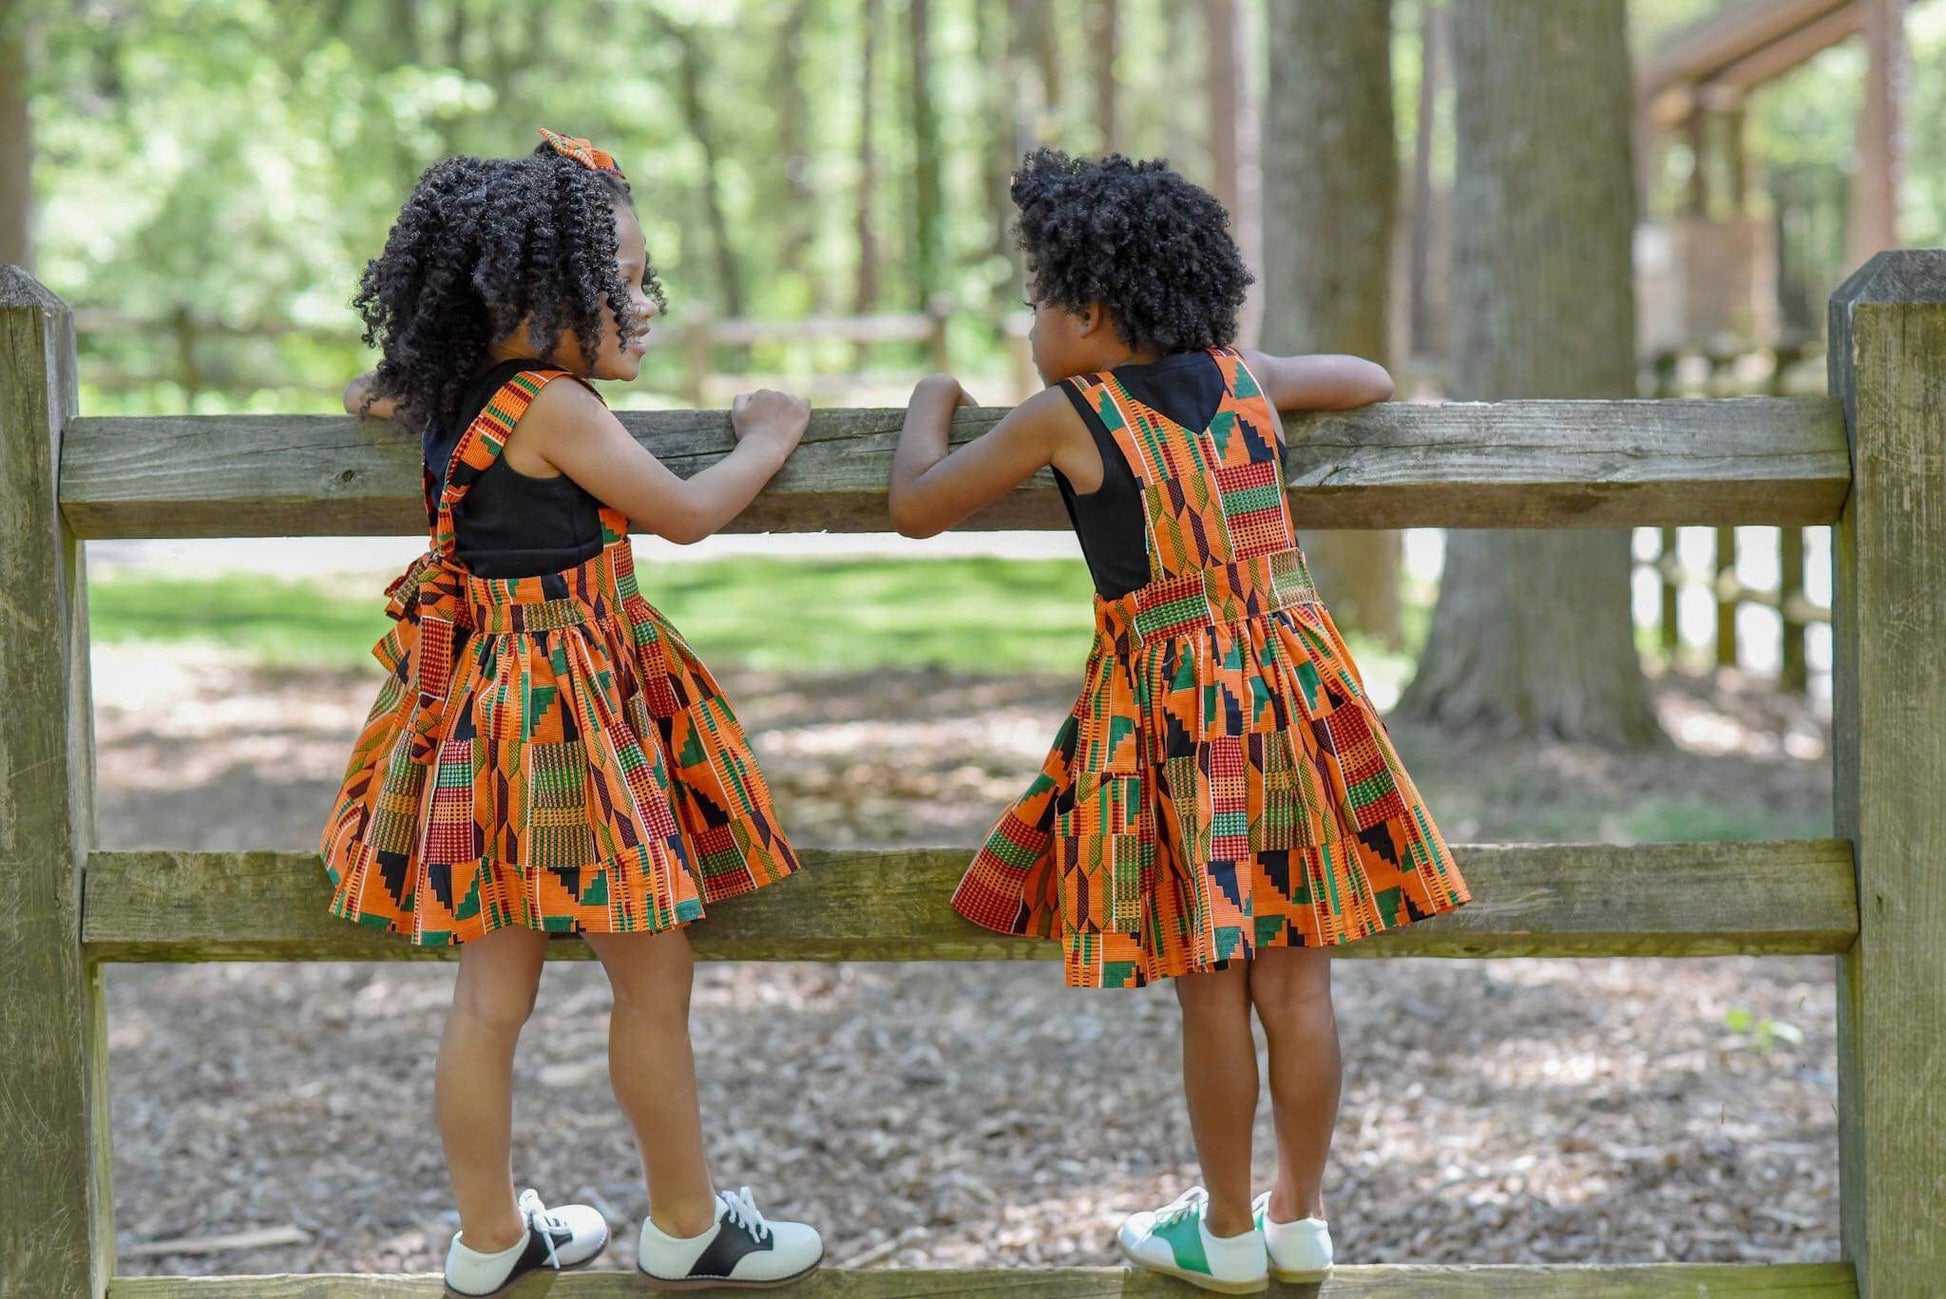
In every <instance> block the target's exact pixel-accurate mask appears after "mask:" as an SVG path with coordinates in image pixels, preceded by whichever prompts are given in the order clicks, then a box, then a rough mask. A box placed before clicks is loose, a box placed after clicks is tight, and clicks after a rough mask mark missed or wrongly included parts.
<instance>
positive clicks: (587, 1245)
mask: <svg viewBox="0 0 1946 1299" xmlns="http://www.w3.org/2000/svg"><path fill="white" fill-rule="evenodd" d="M515 1203H516V1204H517V1205H519V1207H520V1214H521V1216H522V1217H523V1218H525V1219H526V1220H527V1239H525V1240H521V1241H516V1242H514V1243H513V1244H512V1245H510V1246H508V1247H507V1248H506V1249H503V1250H501V1251H499V1252H498V1253H495V1254H483V1253H481V1252H480V1251H479V1250H477V1249H474V1248H473V1247H472V1246H470V1245H468V1244H467V1243H466V1242H465V1241H463V1240H461V1239H460V1237H459V1233H458V1232H455V1233H454V1234H453V1243H452V1246H451V1248H449V1249H448V1250H447V1251H446V1293H447V1295H449V1296H453V1297H454V1299H499V1296H501V1295H504V1294H507V1293H508V1292H509V1291H511V1290H512V1289H513V1288H514V1287H515V1286H516V1285H519V1284H520V1281H521V1278H522V1277H524V1276H526V1275H527V1274H528V1273H529V1272H541V1271H552V1272H565V1271H567V1270H568V1269H570V1268H577V1267H581V1266H583V1265H584V1264H586V1263H589V1262H592V1261H593V1260H594V1257H595V1255H597V1254H599V1253H601V1251H602V1248H603V1247H604V1246H606V1245H607V1244H608V1221H607V1219H605V1218H603V1217H602V1216H601V1214H600V1212H599V1211H597V1210H596V1209H594V1208H592V1207H591V1206H589V1205H586V1204H564V1205H562V1206H561V1207H560V1208H558V1209H550V1208H548V1207H547V1206H546V1205H545V1204H543V1203H541V1197H540V1194H539V1193H538V1192H536V1191H535V1190H534V1189H533V1188H532V1187H529V1188H528V1189H527V1190H524V1191H522V1192H521V1193H520V1198H519V1199H518V1200H517V1201H515Z"/></svg>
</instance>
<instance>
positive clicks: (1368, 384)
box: [1243, 352, 1392, 411]
mask: <svg viewBox="0 0 1946 1299" xmlns="http://www.w3.org/2000/svg"><path fill="white" fill-rule="evenodd" d="M1243 360H1244V364H1246V365H1248V366H1249V367H1250V373H1252V374H1254V375H1256V376H1257V382H1258V383H1259V384H1261V385H1263V390H1264V396H1266V397H1268V398H1270V404H1271V405H1272V406H1274V407H1276V408H1277V409H1278V410H1288V411H1299V410H1351V409H1352V408H1354V407H1357V406H1369V405H1371V404H1372V403H1373V402H1375V401H1385V400H1386V399H1387V398H1389V397H1391V395H1392V376H1391V375H1389V374H1387V373H1386V372H1385V367H1384V366H1382V365H1379V364H1378V363H1377V362H1375V361H1367V360H1365V359H1363V358H1362V357H1356V356H1333V355H1328V354H1320V355H1315V356H1271V355H1269V354H1268V353H1264V352H1245V353H1244V354H1243Z"/></svg>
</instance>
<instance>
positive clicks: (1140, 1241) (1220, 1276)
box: [1115, 1186, 1270, 1294]
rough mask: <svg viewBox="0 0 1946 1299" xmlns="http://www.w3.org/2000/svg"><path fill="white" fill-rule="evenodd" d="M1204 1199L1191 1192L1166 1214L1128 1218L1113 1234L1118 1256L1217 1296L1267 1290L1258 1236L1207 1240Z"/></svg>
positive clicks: (1267, 1277) (1147, 1212)
mask: <svg viewBox="0 0 1946 1299" xmlns="http://www.w3.org/2000/svg"><path fill="white" fill-rule="evenodd" d="M1208 1207H1209V1193H1208V1192H1207V1191H1205V1190H1204V1189H1203V1188H1202V1187H1200V1186H1192V1187H1190V1188H1189V1189H1188V1190H1187V1191H1184V1192H1183V1193H1182V1195H1181V1196H1180V1197H1179V1198H1178V1199H1177V1200H1176V1202H1175V1203H1174V1204H1171V1205H1169V1206H1167V1207H1166V1208H1161V1209H1153V1210H1145V1211H1144V1212H1142V1213H1136V1214H1131V1215H1129V1219H1128V1221H1127V1222H1124V1223H1123V1224H1122V1229H1121V1231H1119V1232H1117V1233H1116V1237H1115V1239H1116V1242H1117V1243H1118V1244H1120V1245H1121V1247H1122V1254H1123V1256H1124V1257H1125V1258H1127V1259H1128V1261H1129V1262H1131V1263H1133V1264H1135V1266H1137V1267H1145V1268H1148V1269H1149V1270H1150V1271H1152V1272H1166V1273H1167V1274H1169V1275H1170V1276H1174V1277H1181V1278H1182V1279H1183V1280H1185V1281H1187V1282H1189V1283H1190V1284H1191V1285H1194V1286H1201V1287H1202V1288H1203V1289H1205V1290H1214V1291H1216V1292H1217V1293H1218V1294H1256V1293H1257V1292H1258V1291H1260V1290H1264V1289H1266V1288H1268V1287H1269V1285H1270V1271H1269V1263H1268V1259H1267V1257H1266V1255H1265V1253H1264V1234H1263V1232H1262V1231H1259V1230H1257V1229H1256V1228H1254V1227H1253V1228H1252V1229H1251V1230H1249V1231H1246V1232H1244V1233H1243V1234H1242V1235H1241V1236H1212V1235H1210V1234H1209V1228H1208V1227H1206V1226H1204V1225H1203V1211H1204V1210H1205V1209H1207V1208H1208Z"/></svg>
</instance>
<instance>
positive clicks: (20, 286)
mask: <svg viewBox="0 0 1946 1299" xmlns="http://www.w3.org/2000/svg"><path fill="white" fill-rule="evenodd" d="M75 400H76V394H75V377H74V327H73V324H72V322H71V321H70V319H69V317H68V310H67V307H66V305H65V304H64V303H62V302H61V301H60V300H59V299H58V298H56V297H54V296H53V295H52V294H50V293H49V292H47V290H45V289H43V288H42V287H41V286H40V285H39V284H36V283H35V282H34V280H33V278H32V277H31V276H29V275H28V274H27V273H26V272H25V271H22V270H21V269H20V268H19V267H16V266H0V465H4V466H5V468H4V470H0V700H4V701H5V706H4V707H0V1132H3V1133H5V1134H6V1139H5V1140H3V1141H0V1296H6V1297H8V1299H11V1297H12V1296H16V1295H18V1296H22V1297H23V1299H24V1297H25V1296H28V1295H50V1294H58V1295H82V1296H87V1295H99V1294H100V1293H101V1287H102V1286H104V1285H105V1284H106V1283H107V1275H108V1272H109V1271H110V1270H112V1268H113V1265H114V1254H113V1250H114V1232H113V1216H112V1209H111V1207H110V1204H109V1186H108V1158H107V1117H108V1116H107V1112H106V1109H105V1107H104V1108H103V1109H102V1110H100V1111H99V1112H91V1104H92V1103H93V1102H95V1101H98V1100H105V1097H106V1092H105V1088H104V1087H103V1086H102V1080H101V1070H102V1068H103V1067H104V1066H105V1058H104V1048H103V1041H102V1038H101V1037H100V1035H99V1034H98V1033H97V1032H96V1029H97V1027H98V1024H99V1017H100V1012H101V1003H100V989H99V986H98V984H96V983H95V982H94V981H93V980H92V979H91V977H90V975H91V972H90V971H89V970H88V969H87V968H86V967H85V966H84V965H83V963H82V959H81V947H80V937H81V905H80V904H81V890H80V880H81V871H80V862H81V854H82V852H83V850H84V849H85V847H86V846H87V842H88V839H89V837H90V833H91V827H90V820H91V813H92V806H93V803H92V792H91V786H92V783H93V774H94V773H93V758H92V754H91V740H92V735H91V728H92V722H91V716H92V713H91V710H90V708H89V706H88V639H87V637H88V617H87V606H86V596H85V594H84V592H83V590H82V581H83V565H82V562H81V549H80V546H79V544H78V543H77V542H76V540H75V538H74V535H73V533H72V532H70V531H69V530H68V528H67V526H66V524H65V523H64V522H63V521H62V518H61V515H60V511H59V510H58V509H57V508H56V506H55V485H56V475H57V467H58V465H59V463H60V455H61V432H62V429H63V428H64V427H65V426H66V425H67V423H68V422H69V418H70V417H71V416H72V414H73V412H74V408H75Z"/></svg>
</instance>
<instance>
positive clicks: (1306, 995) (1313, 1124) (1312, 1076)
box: [1250, 947, 1344, 1222]
mask: <svg viewBox="0 0 1946 1299" xmlns="http://www.w3.org/2000/svg"><path fill="white" fill-rule="evenodd" d="M1250 1000H1251V1002H1252V1003H1253V1004H1254V1005H1255V1006H1256V1008H1257V1018H1258V1019H1259V1020H1261V1021H1262V1023H1263V1026H1264V1036H1266V1037H1267V1038H1269V1039H1270V1113H1271V1117H1272V1118H1273V1119H1274V1120H1275V1121H1276V1124H1277V1180H1276V1181H1275V1182H1273V1183H1272V1184H1271V1190H1270V1215H1269V1216H1270V1218H1271V1219H1272V1220H1273V1221H1275V1222H1294V1221H1296V1220H1297V1219H1299V1218H1322V1217H1324V1161H1325V1158H1326V1156H1327V1155H1329V1154H1330V1153H1331V1131H1332V1129H1333V1128H1334V1127H1335V1126H1336V1125H1337V1121H1338V1092H1339V1088H1340V1086H1341V1085H1342V1083H1343V1081H1344V1068H1343V1065H1342V1063H1341V1061H1340V1058H1339V1055H1338V1021H1337V1019H1336V1017H1335V1016H1334V1015H1333V1014H1332V1012H1331V958H1330V956H1329V955H1328V954H1327V953H1326V952H1325V951H1323V950H1321V949H1318V948H1302V947H1273V948H1267V949H1265V950H1264V951H1262V952H1259V953H1258V954H1257V959H1256V960H1254V961H1252V962H1251V963H1250Z"/></svg>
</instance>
